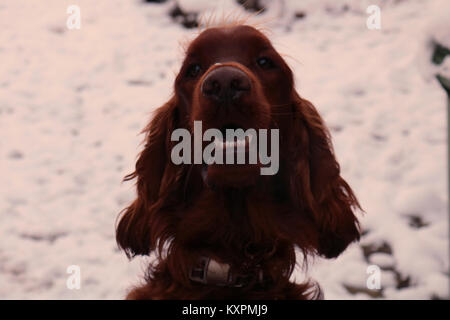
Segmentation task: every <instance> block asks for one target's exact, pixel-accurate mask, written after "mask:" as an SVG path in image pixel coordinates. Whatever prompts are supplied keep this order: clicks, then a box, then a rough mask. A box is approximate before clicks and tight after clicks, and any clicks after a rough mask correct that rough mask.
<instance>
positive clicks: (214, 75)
mask: <svg viewBox="0 0 450 320" xmlns="http://www.w3.org/2000/svg"><path fill="white" fill-rule="evenodd" d="M250 88H251V86H250V79H249V78H248V76H247V75H246V74H245V73H244V72H243V71H241V70H239V69H238V68H236V67H232V66H224V67H220V68H216V69H214V70H213V71H211V72H210V73H209V74H208V75H207V76H206V78H205V79H204V80H203V84H202V87H201V89H202V93H203V95H204V96H205V97H207V98H208V99H211V100H214V101H216V102H219V103H229V102H232V101H236V100H238V99H239V98H240V97H241V96H242V95H243V94H245V93H246V92H249V91H250Z"/></svg>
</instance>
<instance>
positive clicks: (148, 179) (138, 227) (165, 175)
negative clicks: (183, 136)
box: [116, 98, 177, 257]
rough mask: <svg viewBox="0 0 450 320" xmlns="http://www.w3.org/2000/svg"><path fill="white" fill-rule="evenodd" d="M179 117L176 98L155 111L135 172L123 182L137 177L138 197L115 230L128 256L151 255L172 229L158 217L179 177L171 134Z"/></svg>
mask: <svg viewBox="0 0 450 320" xmlns="http://www.w3.org/2000/svg"><path fill="white" fill-rule="evenodd" d="M176 118H177V109H176V102H175V98H172V99H171V100H170V101H168V102H167V103H166V104H165V105H163V106H162V107H160V108H159V109H157V110H156V112H155V116H154V118H153V120H152V121H151V122H150V124H149V125H148V126H147V127H146V128H145V129H144V132H145V134H146V138H145V146H144V150H143V151H142V152H141V154H140V155H139V158H138V160H137V162H136V169H135V171H134V172H133V173H132V174H130V175H128V176H126V177H125V179H124V180H125V181H128V180H132V179H134V178H137V183H136V189H137V198H136V199H135V200H134V201H133V203H132V204H131V205H130V206H128V207H127V208H126V209H124V210H123V211H122V213H121V216H120V221H119V223H118V225H117V228H116V241H117V243H118V245H119V246H120V247H121V248H122V249H124V250H125V251H126V253H127V256H128V257H131V256H135V255H147V254H149V252H150V251H151V250H153V249H154V248H155V246H156V242H157V241H158V238H160V237H161V234H162V233H164V232H166V231H167V228H169V225H170V224H169V222H168V221H167V219H166V218H165V217H162V216H161V215H159V214H158V208H160V207H161V205H163V202H164V200H165V197H166V194H167V190H168V189H170V186H171V185H173V180H174V176H175V175H176V174H177V171H176V169H175V168H174V166H173V164H172V163H171V162H170V158H169V157H170V153H169V152H170V151H169V150H170V149H169V145H170V134H171V132H172V130H173V129H174V128H175V127H176V122H177V119H176Z"/></svg>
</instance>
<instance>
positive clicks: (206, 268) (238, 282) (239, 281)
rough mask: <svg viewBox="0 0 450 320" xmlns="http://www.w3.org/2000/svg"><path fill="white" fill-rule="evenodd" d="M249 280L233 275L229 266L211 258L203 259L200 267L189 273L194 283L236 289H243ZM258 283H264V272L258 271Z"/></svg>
mask: <svg viewBox="0 0 450 320" xmlns="http://www.w3.org/2000/svg"><path fill="white" fill-rule="evenodd" d="M247 278H248V277H245V276H235V275H233V274H232V273H231V272H230V265H229V264H226V263H219V262H217V261H216V260H213V259H211V258H209V257H202V258H201V259H200V263H199V265H198V266H197V267H194V268H192V269H191V271H190V273H189V279H191V280H192V281H194V282H199V283H202V284H209V285H216V286H223V287H234V288H240V287H243V286H244V285H245V282H246V279H247ZM258 281H259V282H262V270H259V271H258Z"/></svg>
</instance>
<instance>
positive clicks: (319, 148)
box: [288, 92, 360, 258]
mask: <svg viewBox="0 0 450 320" xmlns="http://www.w3.org/2000/svg"><path fill="white" fill-rule="evenodd" d="M292 107H293V109H294V110H293V113H294V118H293V120H292V121H293V123H292V126H293V127H292V130H291V132H293V134H292V133H291V136H290V137H289V139H290V140H289V146H290V147H289V151H288V152H289V154H290V155H291V157H290V166H289V167H290V169H289V170H290V173H289V174H290V178H289V179H290V181H289V189H290V190H289V191H290V198H291V199H292V200H293V201H294V205H295V206H296V207H297V208H298V209H299V210H306V211H308V212H309V213H310V214H311V215H312V217H313V219H314V221H315V223H316V225H317V227H318V230H319V232H320V236H319V247H318V248H317V250H318V252H319V254H321V255H323V256H325V257H326V258H334V257H337V256H338V255H339V254H340V253H341V252H342V251H344V250H345V248H346V247H347V246H348V245H349V244H350V243H351V242H353V241H355V240H359V235H360V233H359V225H358V220H357V218H356V217H355V215H354V212H353V211H354V210H355V209H360V206H359V203H358V200H357V199H356V197H355V195H354V194H353V191H352V189H351V188H350V186H349V185H348V184H347V182H346V181H345V180H344V179H343V178H342V177H341V176H340V167H339V164H338V162H337V161H336V158H335V156H334V152H333V147H332V144H331V139H330V134H329V132H328V129H327V128H326V126H325V124H324V122H323V120H322V118H321V117H320V115H319V113H318V112H317V110H316V108H315V107H314V106H313V105H312V104H311V103H310V102H309V101H307V100H304V99H302V98H301V97H300V96H299V95H298V94H297V93H296V92H294V97H293V106H292Z"/></svg>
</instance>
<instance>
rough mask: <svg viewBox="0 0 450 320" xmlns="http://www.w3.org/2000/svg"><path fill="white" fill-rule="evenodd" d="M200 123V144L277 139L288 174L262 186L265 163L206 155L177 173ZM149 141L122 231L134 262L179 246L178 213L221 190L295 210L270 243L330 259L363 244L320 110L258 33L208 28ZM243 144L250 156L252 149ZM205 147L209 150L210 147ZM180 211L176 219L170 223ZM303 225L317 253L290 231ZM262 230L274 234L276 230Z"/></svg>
mask: <svg viewBox="0 0 450 320" xmlns="http://www.w3.org/2000/svg"><path fill="white" fill-rule="evenodd" d="M197 121H201V123H202V127H201V132H200V133H201V135H203V134H205V132H206V131H207V130H208V129H216V130H218V132H221V133H225V132H226V130H227V129H239V128H240V129H243V130H248V129H255V130H273V129H277V130H279V136H278V138H277V139H279V141H278V142H279V148H278V152H279V153H280V154H279V161H280V164H279V166H280V169H279V170H276V172H274V175H273V176H269V178H268V177H264V176H262V175H261V167H262V166H263V164H262V162H261V159H259V158H258V159H257V161H256V163H246V164H226V163H225V164H217V163H209V164H208V163H205V159H204V157H202V155H200V157H201V159H202V160H201V163H198V164H193V162H191V164H186V163H181V164H180V163H174V162H173V161H172V156H173V152H174V148H175V146H176V142H175V141H173V140H174V139H173V136H172V134H173V132H174V130H177V129H183V130H184V132H189V133H191V134H193V135H195V131H196V129H195V123H196V122H197ZM145 132H146V144H145V148H144V150H143V151H142V153H141V155H140V157H139V159H138V161H137V163H136V170H135V172H134V173H133V174H131V175H130V176H128V179H132V178H137V193H138V195H137V198H136V200H135V201H134V202H133V203H132V204H131V205H130V206H129V207H128V208H127V209H125V211H124V214H123V216H122V217H121V220H120V223H119V225H118V228H117V241H118V243H119V245H120V246H121V247H122V248H124V249H126V250H127V252H128V253H129V254H131V255H133V254H148V253H149V251H150V250H152V249H154V248H155V246H156V245H157V243H158V242H159V243H160V244H162V243H164V242H165V241H167V240H169V239H171V238H173V237H176V233H177V225H178V223H179V221H181V220H182V219H183V218H182V217H181V218H180V215H182V213H179V212H180V211H183V210H184V209H180V208H183V207H184V208H186V207H188V206H189V205H195V199H196V198H198V197H199V196H200V195H201V194H202V192H203V191H204V190H205V189H208V190H211V186H216V187H217V186H218V187H219V188H216V189H214V190H217V191H216V192H221V191H223V188H228V189H229V188H231V189H240V188H247V189H249V188H250V189H252V188H253V189H257V188H262V187H266V188H265V189H266V190H269V192H273V193H276V196H273V197H272V195H271V194H268V197H269V198H271V199H277V200H276V201H279V202H280V203H282V205H283V206H284V207H288V208H290V209H289V210H290V212H291V213H290V214H289V219H287V218H286V219H285V221H286V226H285V227H283V228H279V229H277V230H278V231H276V232H273V233H274V234H272V235H271V237H273V238H276V237H282V238H291V239H292V242H293V243H297V244H298V245H299V246H300V247H302V246H306V245H308V246H313V247H314V249H316V250H317V251H318V252H319V253H321V254H323V255H325V256H327V257H335V256H337V255H338V254H339V253H340V252H342V251H343V250H344V249H345V247H346V246H347V245H348V244H349V243H350V242H351V241H353V240H354V239H356V238H358V236H359V233H358V230H357V222H356V218H355V217H354V215H353V211H352V207H354V206H358V203H357V200H356V198H355V196H354V195H353V192H352V190H351V189H350V187H349V186H348V185H347V183H346V182H345V181H344V180H343V179H342V178H341V176H340V169H339V165H338V163H337V161H336V159H335V156H334V153H333V150H332V147H331V142H330V137H329V133H328V130H327V128H326V126H325V124H324V122H323V121H322V119H321V117H320V116H319V114H318V113H317V111H316V109H315V108H314V106H313V105H312V104H311V103H310V102H308V101H306V100H304V99H302V98H301V97H300V96H299V95H298V94H297V92H296V91H295V89H294V81H293V75H292V71H291V69H290V68H289V67H288V65H287V64H286V62H285V61H284V60H283V58H282V57H281V56H280V54H279V53H278V52H277V51H276V50H275V49H274V47H273V46H272V44H271V43H270V41H269V40H268V38H267V37H266V36H265V35H264V34H263V33H261V32H260V31H258V30H257V29H255V28H253V27H250V26H246V25H239V26H232V27H221V28H209V29H207V30H205V31H203V32H202V33H201V34H200V35H199V36H198V37H197V38H196V39H195V40H194V41H192V42H191V44H190V45H189V47H188V49H187V52H186V56H185V59H184V61H183V64H182V67H181V70H180V71H179V73H178V76H177V77H176V80H175V93H174V96H173V97H172V98H171V100H169V101H168V102H167V103H166V104H165V105H164V106H162V107H161V108H159V109H157V110H156V114H155V116H154V118H153V120H152V121H151V122H150V124H149V125H148V127H147V128H146V130H145ZM210 138H211V137H210ZM194 139H195V138H194V137H193V138H192V140H194ZM271 139H273V137H272V136H270V134H269V136H268V138H267V140H266V141H265V143H267V144H269V147H268V152H270V151H274V148H273V147H272V146H273V145H272V144H271V142H272V141H270V140H271ZM192 140H191V142H192V144H191V147H192V148H193V145H194V144H195V143H194V142H193V141H192ZM211 140H212V139H211ZM216 142H218V143H219V146H221V147H222V148H223V149H224V151H225V153H226V151H227V149H230V146H231V148H232V149H233V152H235V149H234V148H235V147H236V143H238V141H233V142H232V143H231V144H230V141H229V142H228V143H227V141H226V140H225V138H224V140H222V141H216ZM260 142H261V141H260ZM240 143H241V144H243V145H245V149H244V150H245V153H248V152H249V147H250V146H249V141H248V139H247V138H244V140H242V141H241V142H240ZM201 144H202V147H205V144H206V142H205V141H202V142H201ZM258 147H259V146H258ZM236 150H237V148H236ZM215 151H217V149H215ZM195 152H197V151H196V150H189V149H184V150H183V152H182V153H183V156H190V157H191V159H192V158H193V157H194V153H195ZM236 152H237V151H236ZM188 158H189V157H188ZM274 201H275V200H274ZM276 201H275V207H274V205H273V202H272V209H273V210H272V211H274V212H270V213H268V216H269V218H267V219H266V218H264V219H266V220H270V216H276V215H277V214H278V213H277V212H276V211H277V209H276V205H277V204H276V203H277V202H276ZM264 210H268V209H264ZM175 211H177V212H178V213H177V214H169V213H168V212H175ZM305 217H307V219H310V220H311V221H313V225H312V226H311V227H309V229H310V232H311V234H318V235H317V239H316V238H315V236H310V237H309V240H308V241H309V243H307V241H305V240H304V239H303V240H302V241H303V242H302V241H300V240H298V239H299V238H298V239H297V238H296V237H298V230H295V228H296V226H298V224H295V223H292V222H293V221H295V220H296V219H297V221H300V220H302V219H306V218H305ZM200 219H201V218H200ZM204 219H205V221H208V220H207V219H210V218H209V216H208V217H206V216H205V218H204ZM210 220H211V219H210ZM288 221H291V222H288ZM264 223H265V224H266V225H267V226H268V228H269V226H270V223H269V222H268V221H265V222H264ZM204 225H205V226H204V227H205V228H207V227H209V228H210V229H211V228H213V226H208V223H206V222H205V224H204ZM281 229H283V230H281ZM193 230H194V229H193ZM311 230H312V231H311ZM210 231H211V230H210ZM275 233H277V234H275ZM282 233H284V234H282ZM300 238H301V236H300ZM296 239H297V240H296ZM306 243H307V244H306Z"/></svg>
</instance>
